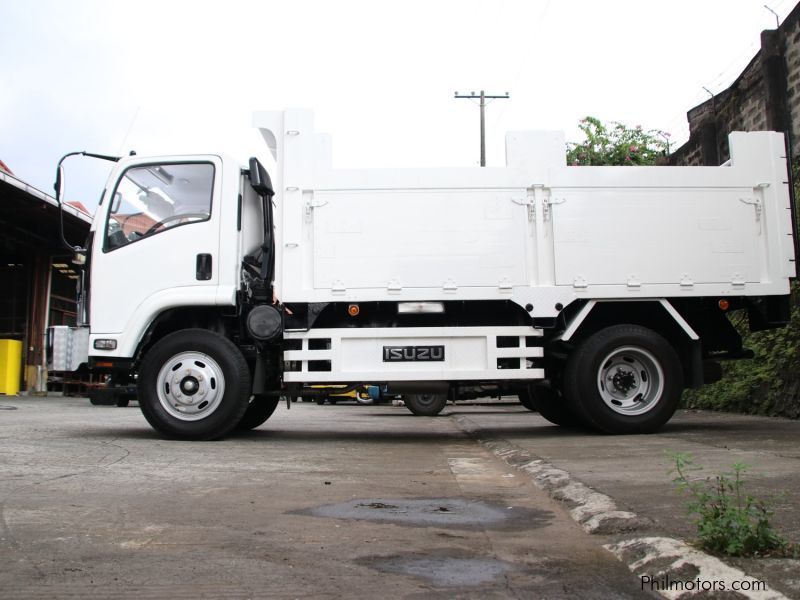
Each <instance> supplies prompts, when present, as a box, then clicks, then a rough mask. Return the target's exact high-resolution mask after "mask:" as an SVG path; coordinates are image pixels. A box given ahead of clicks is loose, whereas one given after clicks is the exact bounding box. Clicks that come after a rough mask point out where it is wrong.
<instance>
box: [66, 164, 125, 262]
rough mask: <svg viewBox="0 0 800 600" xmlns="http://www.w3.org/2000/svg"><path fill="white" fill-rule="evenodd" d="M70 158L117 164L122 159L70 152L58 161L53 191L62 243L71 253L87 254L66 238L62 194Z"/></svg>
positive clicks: (83, 249) (84, 249)
mask: <svg viewBox="0 0 800 600" xmlns="http://www.w3.org/2000/svg"><path fill="white" fill-rule="evenodd" d="M70 156H89V157H91V158H99V159H101V160H108V161H111V162H117V161H118V160H119V159H120V157H119V156H109V155H108V154H95V153H93V152H86V151H85V150H82V151H79V152H68V153H67V154H65V155H64V156H62V157H61V159H60V160H59V161H58V166H57V167H56V182H55V184H53V189H54V190H55V193H56V204H58V231H59V234H60V235H61V243H62V244H64V246H65V247H66V248H67V249H68V250H70V251H71V252H76V253H81V252H86V248H81V247H80V246H73V245H72V244H70V243H69V242H68V241H67V238H66V237H65V236H64V205H63V203H62V202H61V194H62V191H63V188H64V175H63V173H64V167H63V163H64V161H65V160H66V159H67V158H69V157H70Z"/></svg>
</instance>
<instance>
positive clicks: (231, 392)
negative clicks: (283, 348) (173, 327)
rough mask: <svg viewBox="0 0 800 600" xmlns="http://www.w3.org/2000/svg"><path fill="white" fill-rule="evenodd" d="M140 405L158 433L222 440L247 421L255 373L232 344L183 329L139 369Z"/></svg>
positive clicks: (213, 335)
mask: <svg viewBox="0 0 800 600" xmlns="http://www.w3.org/2000/svg"><path fill="white" fill-rule="evenodd" d="M138 388H139V406H140V408H141V410H142V414H144V417H145V418H146V419H147V421H148V423H150V425H151V426H152V427H153V429H155V430H156V431H158V432H160V433H162V434H164V435H166V436H168V437H171V438H177V439H187V440H212V439H216V438H220V437H222V436H224V435H225V434H226V433H228V432H229V431H230V430H231V429H233V428H234V427H236V425H237V424H238V423H239V422H240V421H241V420H242V417H243V415H244V414H245V411H246V410H247V407H248V401H249V398H250V369H249V368H248V366H247V362H246V361H245V359H244V356H242V353H241V352H240V351H239V349H238V348H237V347H236V346H235V345H234V344H233V342H231V341H230V340H228V339H226V338H224V337H222V336H220V335H218V334H216V333H213V332H211V331H207V330H205V329H184V330H181V331H177V332H175V333H171V334H169V335H167V336H166V337H164V338H162V339H161V340H159V341H158V342H156V343H155V345H154V346H153V347H152V348H150V350H149V351H148V352H147V354H146V355H145V357H144V360H143V361H142V367H141V369H140V371H139V380H138Z"/></svg>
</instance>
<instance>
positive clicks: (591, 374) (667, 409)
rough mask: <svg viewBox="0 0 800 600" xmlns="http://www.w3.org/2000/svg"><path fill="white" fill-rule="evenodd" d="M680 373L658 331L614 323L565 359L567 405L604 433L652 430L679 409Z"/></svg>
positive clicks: (681, 387)
mask: <svg viewBox="0 0 800 600" xmlns="http://www.w3.org/2000/svg"><path fill="white" fill-rule="evenodd" d="M682 389H683V371H682V368H681V364H680V359H679V358H678V355H677V354H676V353H675V350H673V348H672V346H670V344H669V343H668V342H667V341H666V340H665V339H664V338H663V337H662V336H660V335H659V334H657V333H656V332H655V331H653V330H651V329H647V328H646V327H641V326H639V325H615V326H613V327H608V328H606V329H602V330H601V331H598V332H597V333H595V334H594V335H592V336H591V337H589V338H587V339H586V340H585V341H584V342H583V343H581V345H580V346H579V347H578V348H577V349H576V350H575V352H574V353H573V354H572V356H570V358H569V360H568V361H567V368H566V371H565V377H564V391H565V393H566V395H567V400H568V403H569V407H570V408H571V409H572V410H573V411H574V412H575V413H576V414H578V415H579V416H580V417H582V418H583V419H584V420H585V421H586V422H587V423H589V424H590V425H592V426H594V427H595V428H597V429H600V430H601V431H605V432H607V433H651V432H653V431H656V430H657V429H659V428H660V427H662V426H663V425H664V424H665V423H666V422H667V421H669V419H670V418H671V417H672V415H673V414H674V413H675V410H676V409H677V407H678V402H679V401H680V396H681V391H682Z"/></svg>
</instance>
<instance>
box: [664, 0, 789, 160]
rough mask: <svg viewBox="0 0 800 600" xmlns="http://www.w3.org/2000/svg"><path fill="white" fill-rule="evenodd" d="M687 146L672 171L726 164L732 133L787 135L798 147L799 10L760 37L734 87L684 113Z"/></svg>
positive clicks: (677, 154) (675, 155)
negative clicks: (729, 135)
mask: <svg viewBox="0 0 800 600" xmlns="http://www.w3.org/2000/svg"><path fill="white" fill-rule="evenodd" d="M687 118H688V120H689V131H690V137H689V141H688V142H687V143H686V144H684V145H683V146H681V147H680V148H679V149H678V150H676V151H675V152H673V153H672V155H671V156H670V160H669V162H670V164H673V165H719V164H721V163H723V162H725V161H726V160H728V158H729V157H730V156H729V151H728V134H729V133H730V132H731V131H760V130H773V131H787V132H788V133H789V139H790V142H791V143H792V148H793V150H794V152H793V153H792V155H793V156H797V154H798V152H800V147H797V148H795V144H794V141H795V140H800V4H798V5H797V6H796V7H795V8H794V10H793V11H792V12H791V14H789V16H788V17H786V20H784V22H783V23H782V24H781V26H780V27H779V28H778V29H777V30H768V31H763V32H762V33H761V49H760V50H759V52H758V53H757V54H756V55H755V56H754V57H753V59H752V60H751V61H750V64H748V65H747V67H746V68H745V69H744V71H742V73H741V75H739V77H738V78H737V79H736V81H734V82H733V84H732V85H731V86H730V87H729V88H728V89H726V90H724V91H723V92H720V93H719V94H717V95H716V96H714V97H713V98H710V99H709V100H707V101H706V102H704V103H703V104H700V105H698V106H695V107H694V108H692V109H691V110H690V111H689V112H688V113H687Z"/></svg>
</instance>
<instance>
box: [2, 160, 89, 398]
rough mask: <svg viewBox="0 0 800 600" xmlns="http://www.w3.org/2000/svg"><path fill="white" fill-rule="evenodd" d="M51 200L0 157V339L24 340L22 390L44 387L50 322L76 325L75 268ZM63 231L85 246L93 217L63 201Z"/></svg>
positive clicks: (69, 239)
mask: <svg viewBox="0 0 800 600" xmlns="http://www.w3.org/2000/svg"><path fill="white" fill-rule="evenodd" d="M59 219H60V216H59V208H58V204H57V203H56V201H55V199H54V198H52V197H51V196H49V195H47V194H45V193H44V192H42V191H40V190H38V189H36V188H34V187H31V186H30V185H28V184H26V183H25V182H24V181H21V180H20V179H18V178H17V177H15V176H14V175H13V174H12V173H11V171H10V169H9V168H8V167H7V166H6V165H5V164H4V163H2V162H0V291H1V292H0V339H15V340H20V341H22V348H23V352H22V358H21V360H22V365H21V381H20V389H21V390H24V391H28V392H44V391H46V389H47V365H46V358H47V357H46V347H47V344H46V335H47V327H48V326H49V325H74V324H75V322H76V317H77V310H76V302H75V295H76V294H75V292H76V283H77V278H78V272H77V269H74V268H73V266H72V263H71V260H72V255H71V253H70V252H69V251H68V250H67V249H66V248H65V247H64V245H63V244H62V243H61V234H60V232H59ZM63 219H64V236H65V237H66V239H67V240H68V241H69V242H70V243H71V244H73V245H80V246H82V245H84V243H85V241H86V238H87V236H88V234H89V227H90V224H91V216H90V215H89V214H87V213H85V212H83V211H81V210H79V209H78V208H76V207H74V206H64V215H63Z"/></svg>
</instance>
